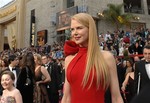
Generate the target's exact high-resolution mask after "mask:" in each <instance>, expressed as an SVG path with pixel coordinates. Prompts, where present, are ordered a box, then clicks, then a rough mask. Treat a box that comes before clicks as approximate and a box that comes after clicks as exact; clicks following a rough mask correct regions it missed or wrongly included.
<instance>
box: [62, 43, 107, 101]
mask: <svg viewBox="0 0 150 103" xmlns="http://www.w3.org/2000/svg"><path fill="white" fill-rule="evenodd" d="M72 48H76V49H77V50H76V51H78V53H77V55H76V56H75V57H74V58H73V60H72V61H71V62H70V64H69V65H68V68H67V80H68V82H69V84H70V88H71V103H104V93H105V90H103V89H102V88H101V87H99V88H98V89H97V87H96V78H95V76H94V80H93V83H92V85H91V87H90V88H89V89H88V87H89V84H90V80H91V76H92V74H91V75H90V78H89V81H88V83H87V85H86V87H85V88H83V86H82V80H83V76H84V72H85V63H86V56H87V48H79V47H78V46H75V47H72ZM64 50H65V51H67V48H66V44H65V48H64ZM70 51H71V50H70ZM73 51H75V50H73ZM68 54H69V53H68ZM71 54H72V53H71Z"/></svg>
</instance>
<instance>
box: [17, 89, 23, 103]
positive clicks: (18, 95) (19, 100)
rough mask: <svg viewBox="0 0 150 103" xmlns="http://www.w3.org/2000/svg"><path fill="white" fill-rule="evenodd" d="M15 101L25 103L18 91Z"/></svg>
mask: <svg viewBox="0 0 150 103" xmlns="http://www.w3.org/2000/svg"><path fill="white" fill-rule="evenodd" d="M15 100H16V103H23V101H22V96H21V93H20V92H19V90H18V89H16V91H15Z"/></svg>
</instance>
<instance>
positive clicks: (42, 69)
mask: <svg viewBox="0 0 150 103" xmlns="http://www.w3.org/2000/svg"><path fill="white" fill-rule="evenodd" d="M41 72H42V75H43V76H44V80H42V81H39V82H38V83H48V82H50V81H51V77H50V75H49V73H48V71H47V70H46V69H45V67H44V66H41Z"/></svg>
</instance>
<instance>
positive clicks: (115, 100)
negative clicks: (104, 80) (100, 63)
mask: <svg viewBox="0 0 150 103" xmlns="http://www.w3.org/2000/svg"><path fill="white" fill-rule="evenodd" d="M104 55H105V56H104V58H105V60H107V64H108V66H109V72H110V91H111V98H112V103H123V99H122V97H121V94H120V89H119V83H118V76H117V69H116V62H115V59H114V57H113V55H112V54H111V53H110V52H104Z"/></svg>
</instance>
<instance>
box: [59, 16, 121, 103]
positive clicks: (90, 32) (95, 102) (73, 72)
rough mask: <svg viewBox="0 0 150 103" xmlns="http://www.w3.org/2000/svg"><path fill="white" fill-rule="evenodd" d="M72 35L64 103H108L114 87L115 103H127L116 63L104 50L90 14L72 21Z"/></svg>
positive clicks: (66, 62) (113, 101) (69, 42)
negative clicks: (122, 94) (120, 87)
mask: <svg viewBox="0 0 150 103" xmlns="http://www.w3.org/2000/svg"><path fill="white" fill-rule="evenodd" d="M71 36H72V40H74V42H73V41H67V42H66V43H65V46H64V51H65V55H66V56H67V57H66V59H65V69H66V79H65V84H64V96H63V98H62V103H104V94H105V91H106V89H107V88H108V87H110V91H111V96H112V103H123V100H122V98H121V95H120V91H119V85H118V78H117V72H116V64H115V59H114V57H113V55H112V54H111V53H110V52H109V51H101V50H100V47H99V44H98V37H97V31H96V25H95V21H94V20H93V18H92V16H90V15H89V14H86V13H79V14H76V15H74V16H73V17H72V18H71Z"/></svg>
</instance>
